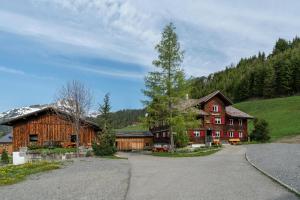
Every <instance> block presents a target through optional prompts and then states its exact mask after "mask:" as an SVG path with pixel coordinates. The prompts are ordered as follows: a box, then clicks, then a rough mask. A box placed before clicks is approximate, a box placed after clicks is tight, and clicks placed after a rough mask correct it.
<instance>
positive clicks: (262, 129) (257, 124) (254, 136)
mask: <svg viewBox="0 0 300 200" xmlns="http://www.w3.org/2000/svg"><path fill="white" fill-rule="evenodd" d="M250 137H251V140H254V141H259V142H267V141H269V140H270V138H271V137H270V136H269V128H268V123H267V122H266V120H264V119H254V129H253V131H252V133H251V135H250Z"/></svg>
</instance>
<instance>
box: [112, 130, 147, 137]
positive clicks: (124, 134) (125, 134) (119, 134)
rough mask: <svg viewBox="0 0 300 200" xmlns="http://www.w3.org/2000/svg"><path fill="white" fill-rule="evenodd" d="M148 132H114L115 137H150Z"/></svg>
mask: <svg viewBox="0 0 300 200" xmlns="http://www.w3.org/2000/svg"><path fill="white" fill-rule="evenodd" d="M152 136H153V134H152V133H151V132H150V131H120V132H116V137H152Z"/></svg>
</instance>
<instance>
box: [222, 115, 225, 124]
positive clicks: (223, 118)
mask: <svg viewBox="0 0 300 200" xmlns="http://www.w3.org/2000/svg"><path fill="white" fill-rule="evenodd" d="M221 124H225V117H224V116H222V117H221Z"/></svg>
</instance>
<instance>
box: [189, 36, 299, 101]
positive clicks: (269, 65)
mask: <svg viewBox="0 0 300 200" xmlns="http://www.w3.org/2000/svg"><path fill="white" fill-rule="evenodd" d="M190 83H191V85H192V89H191V97H192V98H200V97H202V96H204V95H207V94H208V93H211V92H213V91H215V90H221V91H222V92H223V93H224V94H225V95H226V96H228V97H229V98H231V99H232V100H233V101H235V102H240V101H243V100H246V99H251V98H273V97H282V96H290V95H294V94H297V93H300V38H298V37H296V38H295V39H293V40H292V41H286V40H284V39H279V40H278V41H277V42H276V44H275V46H274V48H273V52H272V53H271V54H270V55H268V56H266V55H265V53H260V52H259V53H258V55H255V56H252V57H250V58H242V59H241V60H240V61H239V63H238V64H237V65H236V66H230V67H227V68H226V69H225V70H223V71H220V72H216V73H213V74H210V75H209V76H208V77H198V78H192V79H191V80H190Z"/></svg>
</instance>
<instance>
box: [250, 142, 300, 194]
mask: <svg viewBox="0 0 300 200" xmlns="http://www.w3.org/2000/svg"><path fill="white" fill-rule="evenodd" d="M247 156H248V159H249V160H250V161H251V162H253V163H254V164H255V165H256V166H257V167H259V168H260V169H262V170H264V171H265V172H267V173H268V174H270V175H272V176H273V177H275V178H277V179H279V180H280V181H282V182H283V183H285V184H287V185H289V186H290V187H292V188H294V189H295V190H296V191H298V192H299V193H300V144H278V143H274V144H258V145H249V147H248V148H247Z"/></svg>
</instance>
